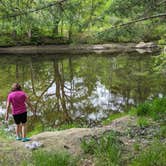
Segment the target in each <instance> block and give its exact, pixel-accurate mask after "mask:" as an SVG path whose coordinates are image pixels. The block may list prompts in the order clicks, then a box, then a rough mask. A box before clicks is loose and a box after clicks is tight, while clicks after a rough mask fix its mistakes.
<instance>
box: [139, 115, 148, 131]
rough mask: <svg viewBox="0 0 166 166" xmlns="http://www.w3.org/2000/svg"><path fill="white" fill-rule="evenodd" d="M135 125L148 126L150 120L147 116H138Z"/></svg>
mask: <svg viewBox="0 0 166 166" xmlns="http://www.w3.org/2000/svg"><path fill="white" fill-rule="evenodd" d="M137 125H138V126H139V127H141V128H143V127H148V126H149V125H150V120H149V119H148V118H147V117H139V118H138V120H137Z"/></svg>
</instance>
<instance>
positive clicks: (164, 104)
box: [134, 98, 166, 120]
mask: <svg viewBox="0 0 166 166" xmlns="http://www.w3.org/2000/svg"><path fill="white" fill-rule="evenodd" d="M165 108H166V98H156V99H154V100H153V101H148V102H145V103H143V104H140V105H138V106H137V108H136V109H134V111H136V114H137V115H138V116H148V117H151V118H153V119H154V120H159V119H163V120H164V118H165V116H166V109H165Z"/></svg>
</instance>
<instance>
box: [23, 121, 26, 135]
mask: <svg viewBox="0 0 166 166" xmlns="http://www.w3.org/2000/svg"><path fill="white" fill-rule="evenodd" d="M22 138H26V123H22Z"/></svg>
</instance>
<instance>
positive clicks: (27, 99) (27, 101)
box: [25, 97, 36, 115]
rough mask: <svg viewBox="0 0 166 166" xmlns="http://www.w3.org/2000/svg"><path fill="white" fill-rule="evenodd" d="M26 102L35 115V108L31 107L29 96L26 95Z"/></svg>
mask: <svg viewBox="0 0 166 166" xmlns="http://www.w3.org/2000/svg"><path fill="white" fill-rule="evenodd" d="M25 102H26V104H27V105H28V106H29V107H30V108H31V111H32V112H33V115H36V110H35V109H34V108H33V106H32V104H31V102H30V101H29V98H28V97H27V98H26V100H25Z"/></svg>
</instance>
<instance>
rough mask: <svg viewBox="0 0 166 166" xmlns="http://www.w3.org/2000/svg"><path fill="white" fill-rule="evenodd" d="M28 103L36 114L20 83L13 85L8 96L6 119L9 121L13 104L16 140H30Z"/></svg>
mask: <svg viewBox="0 0 166 166" xmlns="http://www.w3.org/2000/svg"><path fill="white" fill-rule="evenodd" d="M26 104H27V105H28V106H29V107H30V108H31V110H32V112H33V113H34V114H35V110H34V109H33V107H32V104H31V103H30V101H29V99H28V96H27V94H26V93H25V92H24V91H22V89H21V86H20V85H19V84H18V83H14V84H13V85H12V90H11V92H10V93H9V94H8V97H7V105H6V114H5V120H6V121H8V118H9V111H10V106H12V115H13V118H14V121H15V124H16V140H22V141H23V142H26V141H29V140H30V139H29V138H27V137H26V122H27V108H26Z"/></svg>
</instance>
